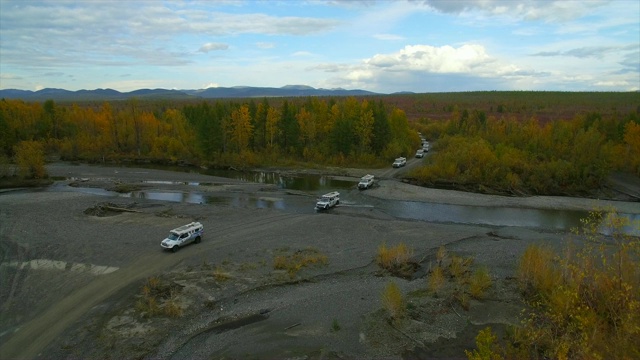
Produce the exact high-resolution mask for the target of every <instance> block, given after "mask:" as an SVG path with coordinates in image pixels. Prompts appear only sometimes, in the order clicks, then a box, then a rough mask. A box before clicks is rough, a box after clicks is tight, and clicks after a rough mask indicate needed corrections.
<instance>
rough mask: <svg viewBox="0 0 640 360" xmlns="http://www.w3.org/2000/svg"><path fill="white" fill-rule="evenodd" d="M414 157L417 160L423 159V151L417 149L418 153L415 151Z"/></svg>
mask: <svg viewBox="0 0 640 360" xmlns="http://www.w3.org/2000/svg"><path fill="white" fill-rule="evenodd" d="M416 157H417V158H423V157H424V150H423V149H418V151H416Z"/></svg>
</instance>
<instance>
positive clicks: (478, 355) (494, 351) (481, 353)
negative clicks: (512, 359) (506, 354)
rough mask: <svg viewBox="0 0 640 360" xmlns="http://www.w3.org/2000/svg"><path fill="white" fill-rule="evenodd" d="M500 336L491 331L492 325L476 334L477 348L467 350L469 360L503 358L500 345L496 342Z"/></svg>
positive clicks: (498, 359) (495, 359)
mask: <svg viewBox="0 0 640 360" xmlns="http://www.w3.org/2000/svg"><path fill="white" fill-rule="evenodd" d="M497 339H498V337H497V336H496V335H495V334H494V333H493V332H492V331H491V328H490V327H486V328H484V329H482V330H480V332H479V333H478V335H477V336H476V349H475V350H473V351H468V350H465V351H464V353H465V354H466V355H467V359H469V360H502V359H503V357H502V355H500V351H501V350H500V347H499V345H498V344H497V343H496V340H497Z"/></svg>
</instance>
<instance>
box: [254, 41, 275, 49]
mask: <svg viewBox="0 0 640 360" xmlns="http://www.w3.org/2000/svg"><path fill="white" fill-rule="evenodd" d="M256 47H257V48H258V49H273V48H275V47H276V44H274V43H271V42H257V43H256Z"/></svg>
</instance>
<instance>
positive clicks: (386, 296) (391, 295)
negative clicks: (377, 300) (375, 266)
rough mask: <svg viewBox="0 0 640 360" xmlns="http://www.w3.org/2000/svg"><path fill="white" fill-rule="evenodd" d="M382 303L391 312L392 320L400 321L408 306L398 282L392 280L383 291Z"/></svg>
mask: <svg viewBox="0 0 640 360" xmlns="http://www.w3.org/2000/svg"><path fill="white" fill-rule="evenodd" d="M382 305H383V306H384V308H385V309H386V310H387V312H388V313H389V317H390V318H391V320H392V321H394V322H395V321H399V320H400V319H402V318H403V317H404V315H405V313H406V310H407V306H406V303H405V300H404V297H403V296H402V292H401V291H400V288H399V287H398V285H396V283H394V282H390V283H388V284H387V286H386V287H385V288H384V292H383V293H382Z"/></svg>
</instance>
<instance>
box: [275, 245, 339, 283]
mask: <svg viewBox="0 0 640 360" xmlns="http://www.w3.org/2000/svg"><path fill="white" fill-rule="evenodd" d="M328 262H329V258H328V257H327V255H325V254H323V253H321V252H320V251H319V250H317V249H313V248H307V249H304V250H298V251H296V252H295V253H293V254H290V255H278V256H276V257H274V258H273V268H274V269H276V270H286V271H287V273H288V274H289V276H290V277H291V278H293V277H295V276H296V274H297V273H298V271H300V270H302V268H304V267H309V266H314V265H326V264H327V263H328Z"/></svg>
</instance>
